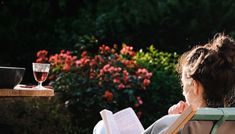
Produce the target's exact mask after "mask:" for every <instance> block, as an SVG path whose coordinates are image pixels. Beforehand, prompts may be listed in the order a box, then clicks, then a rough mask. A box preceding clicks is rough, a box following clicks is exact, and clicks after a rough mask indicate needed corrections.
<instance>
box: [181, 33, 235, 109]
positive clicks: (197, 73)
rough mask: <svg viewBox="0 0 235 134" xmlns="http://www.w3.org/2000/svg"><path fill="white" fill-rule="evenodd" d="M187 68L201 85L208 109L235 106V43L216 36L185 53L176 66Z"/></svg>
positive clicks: (189, 73) (230, 39)
mask: <svg viewBox="0 0 235 134" xmlns="http://www.w3.org/2000/svg"><path fill="white" fill-rule="evenodd" d="M183 66H185V67H188V69H187V72H186V73H187V74H188V76H190V77H191V78H193V79H194V80H197V81H199V82H200V83H201V84H202V86H203V88H204V94H203V99H204V100H205V102H206V104H207V106H208V107H230V106H232V105H234V103H235V41H234V40H233V39H232V38H231V37H230V36H228V35H224V34H223V33H219V34H216V35H215V37H214V38H213V40H211V41H209V42H208V43H207V44H205V45H198V46H195V47H194V48H192V49H191V50H190V51H188V52H185V53H184V54H183V55H182V56H181V57H180V58H179V62H178V65H177V71H178V72H179V73H180V74H182V67H183Z"/></svg>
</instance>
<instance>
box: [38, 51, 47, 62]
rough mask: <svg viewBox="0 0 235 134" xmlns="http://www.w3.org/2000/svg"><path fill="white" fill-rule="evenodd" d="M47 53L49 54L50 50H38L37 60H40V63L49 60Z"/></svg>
mask: <svg viewBox="0 0 235 134" xmlns="http://www.w3.org/2000/svg"><path fill="white" fill-rule="evenodd" d="M47 54H48V52H47V51H46V50H40V51H38V52H37V59H36V62H38V63H44V62H47V61H48V58H47Z"/></svg>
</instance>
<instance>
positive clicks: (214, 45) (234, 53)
mask: <svg viewBox="0 0 235 134" xmlns="http://www.w3.org/2000/svg"><path fill="white" fill-rule="evenodd" d="M210 47H211V49H212V50H215V51H216V52H217V54H218V57H219V58H221V59H223V60H224V63H227V64H228V65H229V66H230V67H232V68H234V69H235V41H234V40H233V39H232V38H231V37H229V36H228V35H224V34H218V35H216V36H215V38H214V39H213V40H212V42H211V43H210Z"/></svg>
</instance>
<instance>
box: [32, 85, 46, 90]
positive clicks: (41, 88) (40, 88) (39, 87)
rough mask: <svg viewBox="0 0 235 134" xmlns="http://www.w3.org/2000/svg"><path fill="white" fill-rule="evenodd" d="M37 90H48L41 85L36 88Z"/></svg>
mask: <svg viewBox="0 0 235 134" xmlns="http://www.w3.org/2000/svg"><path fill="white" fill-rule="evenodd" d="M34 88H35V89H38V90H45V89H47V88H45V87H43V86H40V85H38V86H36V87H34Z"/></svg>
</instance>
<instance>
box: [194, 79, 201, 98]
mask: <svg viewBox="0 0 235 134" xmlns="http://www.w3.org/2000/svg"><path fill="white" fill-rule="evenodd" d="M193 92H194V94H195V95H202V92H203V88H202V85H201V83H200V82H199V81H197V80H193Z"/></svg>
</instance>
